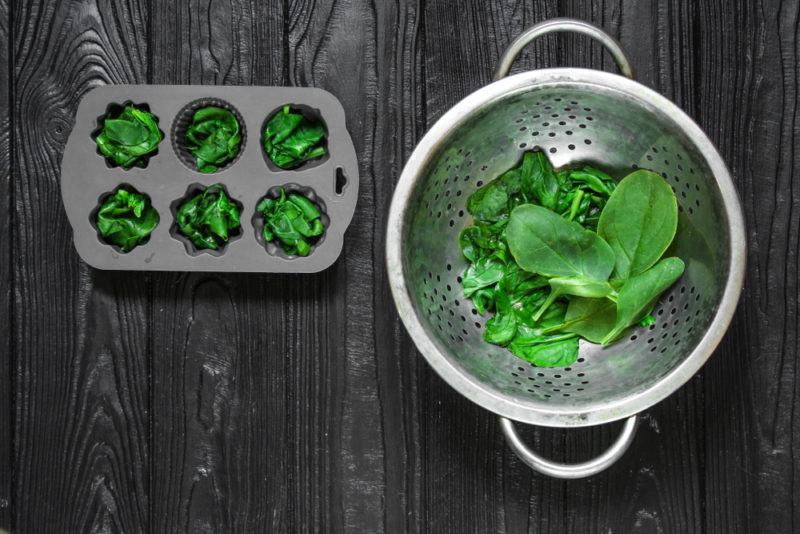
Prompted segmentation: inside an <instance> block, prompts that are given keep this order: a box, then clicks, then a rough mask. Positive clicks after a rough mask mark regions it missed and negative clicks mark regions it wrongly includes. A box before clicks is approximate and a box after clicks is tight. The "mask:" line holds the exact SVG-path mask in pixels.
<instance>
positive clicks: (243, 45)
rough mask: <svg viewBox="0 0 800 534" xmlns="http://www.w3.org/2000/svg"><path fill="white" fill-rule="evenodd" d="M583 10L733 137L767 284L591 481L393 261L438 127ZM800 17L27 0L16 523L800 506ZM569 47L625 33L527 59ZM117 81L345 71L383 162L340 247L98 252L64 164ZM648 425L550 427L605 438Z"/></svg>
mask: <svg viewBox="0 0 800 534" xmlns="http://www.w3.org/2000/svg"><path fill="white" fill-rule="evenodd" d="M9 6H11V7H9ZM9 10H11V11H12V12H10V13H9V12H8V11H9ZM556 16H571V17H577V18H581V19H585V20H589V21H593V22H595V23H596V24H599V25H600V26H602V27H604V28H605V29H606V30H607V31H609V32H610V33H611V34H612V35H614V36H615V37H617V38H618V39H619V40H620V41H621V43H622V45H623V47H624V48H625V49H626V50H627V51H628V52H629V54H630V56H631V59H632V62H633V64H634V66H635V67H636V71H637V77H638V80H639V81H641V82H642V83H644V84H645V85H647V86H649V87H652V88H653V89H655V90H657V91H659V92H660V93H662V94H664V95H666V96H667V97H669V98H670V99H672V100H674V101H675V102H676V103H677V104H678V105H679V106H681V107H682V108H683V109H684V110H685V111H686V112H687V113H688V114H689V115H691V116H692V117H693V118H694V119H695V120H696V121H697V122H698V123H699V124H700V126H701V127H702V128H703V129H704V130H705V131H706V132H708V134H709V136H710V137H711V138H712V140H713V141H714V142H715V143H716V144H717V146H718V147H719V148H720V151H721V153H722V155H723V157H724V158H725V160H726V161H727V163H728V164H729V167H730V169H731V171H732V175H733V176H734V179H735V181H736V184H737V187H738V189H739V192H740V194H741V196H742V199H743V204H744V207H745V217H746V219H747V221H748V239H749V252H748V274H747V284H746V287H745V292H744V294H743V298H742V304H741V306H740V308H739V312H738V313H737V316H736V318H735V320H734V324H733V326H732V327H731V331H730V332H729V333H728V335H727V336H726V338H725V340H724V341H723V344H722V345H721V347H720V349H719V350H718V351H717V354H716V355H715V356H714V358H712V360H711V362H710V363H709V364H708V365H707V366H706V367H705V368H704V370H703V371H702V372H701V373H700V374H699V375H698V376H696V377H695V378H694V379H692V380H691V381H690V382H689V383H688V384H687V385H686V386H685V387H683V388H681V390H679V391H678V392H677V393H675V394H674V395H672V396H671V397H669V398H668V399H666V400H665V401H664V402H662V403H660V404H659V405H657V406H656V407H654V408H653V409H651V410H648V411H647V412H646V413H645V414H644V416H643V420H642V425H641V426H640V430H639V432H638V435H637V438H636V440H635V442H634V444H633V446H632V447H631V449H630V450H629V451H628V453H626V455H625V456H624V458H623V459H622V460H621V461H620V462H619V463H618V464H617V465H616V466H614V467H613V468H612V469H611V470H610V471H608V472H606V473H603V474H601V475H598V476H596V477H593V478H590V479H587V480H582V481H570V482H565V481H557V480H553V479H549V478H546V477H541V476H538V475H535V474H533V473H532V472H531V471H530V470H529V469H528V468H527V467H526V466H524V465H523V464H522V463H521V462H520V461H519V460H518V459H517V458H516V457H515V456H514V455H513V453H511V452H510V451H509V450H508V448H507V446H506V444H505V442H504V440H503V437H502V434H501V432H500V431H499V428H498V425H497V421H496V418H495V417H494V416H492V415H491V414H489V413H488V412H486V411H485V410H483V409H481V408H479V407H477V406H475V405H473V404H471V403H470V402H469V401H467V400H466V399H464V398H462V397H461V396H460V395H459V394H458V393H457V392H456V391H454V390H452V389H451V388H450V387H449V386H448V385H447V384H445V383H444V382H443V381H442V380H441V379H439V377H438V376H437V375H436V374H435V373H434V372H433V371H432V370H431V369H430V368H429V367H428V366H427V364H426V363H425V362H424V360H423V359H422V358H421V356H420V355H419V354H418V353H417V351H416V350H415V348H414V346H413V343H412V342H411V341H410V339H409V338H408V336H407V335H406V333H405V331H404V329H403V327H402V324H401V323H400V321H399V319H398V317H397V315H396V312H395V310H394V307H393V305H392V304H391V296H390V292H389V289H388V285H387V278H386V270H385V267H384V245H385V238H384V234H385V225H386V217H387V212H388V207H389V203H390V200H391V195H392V192H393V189H394V184H395V182H396V180H397V178H398V176H399V173H400V171H401V169H402V167H403V164H404V163H405V161H406V159H407V158H408V156H409V155H410V153H411V151H412V150H413V147H414V146H415V145H416V143H417V142H418V141H419V139H420V138H421V136H422V135H423V134H424V132H425V130H426V129H427V128H428V127H430V126H431V125H432V124H433V123H434V122H435V121H436V120H437V119H438V118H439V117H440V116H441V115H442V114H443V113H444V112H445V111H447V110H448V109H449V108H450V107H451V106H452V105H453V104H455V103H456V102H457V101H458V100H460V99H461V98H462V97H464V96H466V95H467V94H468V93H470V92H471V91H474V90H475V89H477V88H479V87H481V86H483V85H485V84H486V83H489V82H490V81H491V78H492V74H493V71H494V66H495V64H496V62H497V59H498V57H499V56H500V54H501V53H502V51H503V50H504V49H505V47H506V46H507V45H508V43H509V42H510V41H511V40H512V39H513V38H514V37H515V36H516V35H517V34H518V33H519V32H520V31H522V30H523V29H524V28H525V27H527V26H529V25H531V24H533V23H535V22H538V21H541V20H544V19H547V18H552V17H556ZM798 20H800V2H798V1H797V0H793V1H778V0H760V1H756V2H746V1H744V0H736V1H734V2H728V1H722V0H713V1H708V2H693V1H691V0H668V1H664V2H641V1H636V0H592V1H589V2H584V1H579V0H525V1H520V0H500V1H496V2H494V1H493V2H485V1H481V0H464V1H459V2H456V1H455V0H435V1H434V0H380V1H379V0H281V1H274V2H273V1H269V2H265V1H261V0H186V1H185V2H168V1H163V2H160V1H157V0H126V1H121V2H111V1H109V0H88V1H83V2H46V1H42V0H28V1H25V2H13V3H11V2H9V1H8V0H0V61H3V62H4V63H3V64H8V66H9V74H10V76H9V77H8V79H7V80H3V82H4V83H3V84H0V85H2V86H0V215H1V216H2V217H3V218H4V219H3V220H4V221H5V222H6V228H8V232H9V233H8V234H7V236H8V239H4V240H3V239H0V279H2V280H7V281H8V283H7V284H4V285H3V286H2V287H3V290H2V292H0V318H2V319H7V320H3V321H0V337H2V334H4V333H5V334H6V336H5V337H2V339H4V340H6V341H4V344H2V345H0V527H2V526H9V525H13V526H14V532H22V533H25V532H37V533H38V532H317V531H330V532H388V533H394V532H437V533H440V532H458V533H462V532H481V533H482V532H501V533H506V532H507V533H518V532H543V533H562V532H574V533H584V532H615V533H616V532H641V533H672V532H681V533H683V532H686V533H691V532H708V533H720V534H722V533H725V534H727V533H738V532H762V531H763V532H776V533H785V532H794V531H797V530H800V491H798V489H797V488H798V487H800V480H799V479H798V477H800V475H798V473H800V450H798V443H800V440H798V438H800V435H798V433H799V432H800V430H798V428H800V427H799V425H798V421H800V419H798V417H799V416H798V415H797V414H798V410H797V408H798V400H797V397H798V395H797V388H798V385H797V384H798V380H797V364H798V361H797V357H798V324H797V316H798V310H797V307H798V301H800V295H798V279H800V273H798V270H797V265H798V242H799V239H798V238H799V237H800V217H798V213H800V212H799V211H798V203H799V202H800V187H798V178H797V176H796V175H797V172H796V169H797V168H798V164H800V161H798V157H800V156H798V154H800V150H798V149H800V145H799V144H798V132H800V123H798V118H797V117H798V113H797V109H796V107H797V103H798V92H797V91H798V89H797V88H798V75H800V58H798V56H797V54H798V52H797V50H798V45H797V39H798V33H799V31H800V29H799V28H798ZM3 43H8V44H9V46H8V47H7V48H3V46H4V44H3ZM553 65H563V66H582V67H590V68H602V69H605V70H608V71H614V69H615V66H614V65H613V62H612V61H611V60H610V58H609V57H608V54H607V53H605V52H604V51H603V50H602V49H601V47H600V46H599V45H597V44H594V43H591V42H589V41H588V40H587V39H585V38H583V37H576V36H568V35H559V36H548V37H546V38H543V39H541V40H540V41H537V42H536V43H533V44H532V45H531V46H529V47H528V48H527V49H526V50H525V51H524V52H523V53H522V54H521V56H520V58H519V59H518V60H517V62H516V63H515V64H514V67H513V72H518V71H522V70H525V69H531V68H540V67H546V66H553ZM106 83H204V84H232V85H234V84H235V85H247V84H258V85H298V86H305V85H308V86H316V87H322V88H324V89H326V90H328V91H330V92H332V93H333V94H334V95H336V96H337V97H338V98H339V100H340V101H341V102H342V104H343V106H344V108H345V111H346V114H347V125H348V130H349V131H350V134H351V136H352V138H353V141H354V143H355V145H356V150H357V153H358V157H359V168H360V173H361V188H360V195H359V204H358V209H357V212H356V216H355V218H354V220H353V223H352V225H351V227H350V229H349V230H348V233H347V236H346V240H345V249H344V252H343V254H342V257H341V258H340V259H339V261H338V262H337V263H336V264H335V265H334V266H333V267H332V268H330V269H328V270H327V271H326V272H324V273H320V274H316V275H302V276H262V275H236V274H225V275H216V274H180V273H158V274H155V273H154V274H141V273H140V274H136V273H106V272H101V271H95V270H92V269H90V268H88V267H86V266H85V265H84V264H83V263H81V262H80V260H79V259H78V258H77V256H76V255H75V253H74V251H73V248H72V245H71V242H70V240H71V233H70V231H69V226H68V224H67V221H66V218H65V216H64V213H63V209H62V208H61V200H60V195H59V188H58V187H59V184H58V178H59V172H58V168H59V164H60V156H61V153H62V151H63V146H64V143H65V141H66V135H67V133H68V132H69V130H70V128H71V127H72V120H73V116H74V112H75V109H76V107H77V104H78V102H79V101H80V98H81V97H82V96H83V95H84V94H85V93H86V91H87V90H89V89H90V88H91V87H94V86H96V85H101V84H106ZM4 106H8V108H9V109H10V114H9V113H4V110H5V109H6V108H4ZM9 115H10V116H9ZM162 120H165V121H170V120H171V117H169V118H162ZM255 139H256V137H254V138H253V140H255ZM251 142H252V141H251ZM9 169H11V170H13V172H9ZM43 243H47V244H48V246H43V245H42V244H43ZM12 397H13V398H12ZM12 419H13V428H12V423H11V420H12ZM619 428H620V425H619V424H615V425H607V426H603V427H596V428H588V429H583V430H574V431H560V430H547V429H535V428H532V427H527V428H524V427H522V426H520V431H521V433H522V435H523V436H524V438H525V439H526V441H527V442H528V443H530V444H531V445H532V446H533V447H534V448H535V449H536V450H537V451H540V452H541V453H542V454H544V455H545V456H547V457H550V458H553V459H556V460H561V461H577V460H581V459H586V458H589V457H591V456H593V455H596V454H598V453H600V452H601V451H602V450H603V449H604V448H605V447H607V446H608V445H609V444H610V443H611V442H612V441H613V439H614V438H615V437H616V434H617V432H618V431H619ZM12 438H13V441H12ZM4 458H5V459H7V460H6V461H4ZM9 459H10V460H9Z"/></svg>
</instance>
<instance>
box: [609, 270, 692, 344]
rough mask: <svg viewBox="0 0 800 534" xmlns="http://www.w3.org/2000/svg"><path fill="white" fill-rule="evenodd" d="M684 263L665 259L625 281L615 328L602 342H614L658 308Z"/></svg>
mask: <svg viewBox="0 0 800 534" xmlns="http://www.w3.org/2000/svg"><path fill="white" fill-rule="evenodd" d="M683 270H684V263H683V261H682V260H681V259H680V258H665V259H663V260H661V261H659V262H658V263H657V264H655V265H654V266H653V267H651V268H650V269H648V270H646V271H645V272H643V273H640V274H638V275H636V276H634V277H632V278H629V279H628V280H626V281H625V283H624V284H623V285H622V287H621V288H620V290H619V295H618V296H617V318H616V321H615V323H614V328H613V330H611V332H609V333H608V335H606V336H605V337H604V338H603V340H602V343H603V344H604V345H606V344H608V343H611V342H612V341H614V340H615V339H617V337H619V336H620V334H622V332H624V331H625V329H626V328H628V327H629V326H632V325H634V324H636V323H637V322H639V321H641V320H642V318H643V317H644V316H645V315H647V314H648V313H649V312H650V310H651V309H652V308H653V305H655V303H656V301H657V300H658V297H659V296H661V293H663V292H664V291H665V290H666V289H667V288H669V287H670V286H671V285H672V284H674V283H675V281H676V280H677V279H678V278H680V277H681V275H682V274H683Z"/></svg>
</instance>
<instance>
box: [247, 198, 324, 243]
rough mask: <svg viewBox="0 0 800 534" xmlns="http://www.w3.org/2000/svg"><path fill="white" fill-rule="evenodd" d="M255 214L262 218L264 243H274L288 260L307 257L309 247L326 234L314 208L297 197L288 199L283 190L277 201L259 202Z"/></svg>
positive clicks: (306, 200)
mask: <svg viewBox="0 0 800 534" xmlns="http://www.w3.org/2000/svg"><path fill="white" fill-rule="evenodd" d="M256 211H258V212H259V213H260V214H261V216H262V217H263V218H264V230H263V235H264V239H265V240H266V241H273V240H275V239H277V240H278V242H279V243H280V245H281V248H282V249H283V251H284V252H285V253H286V254H289V255H290V256H293V255H297V256H308V254H309V252H311V246H312V245H313V244H314V243H316V242H317V241H318V240H319V238H320V237H321V236H322V234H323V233H325V226H324V225H323V224H322V219H321V214H320V212H319V210H318V209H317V206H316V205H315V204H314V203H313V202H311V200H309V199H308V198H306V197H305V196H303V195H300V194H298V193H290V194H289V195H288V197H287V195H286V191H285V190H284V188H283V187H281V188H280V196H279V197H278V198H270V197H265V198H264V199H262V200H261V202H259V204H258V206H257V208H256Z"/></svg>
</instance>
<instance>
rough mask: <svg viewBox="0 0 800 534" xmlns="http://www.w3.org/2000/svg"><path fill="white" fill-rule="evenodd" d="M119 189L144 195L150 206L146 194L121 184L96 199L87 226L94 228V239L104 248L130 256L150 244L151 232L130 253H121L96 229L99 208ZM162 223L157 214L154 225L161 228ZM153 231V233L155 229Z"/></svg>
mask: <svg viewBox="0 0 800 534" xmlns="http://www.w3.org/2000/svg"><path fill="white" fill-rule="evenodd" d="M120 189H125V190H127V191H130V192H132V193H137V194H139V195H144V197H145V199H147V202H149V203H150V205H152V199H151V198H150V195H148V194H147V193H146V192H144V191H140V190H138V189H136V188H135V187H133V186H132V185H130V184H128V183H121V184H119V185H117V186H116V187H114V188H113V189H110V190H108V191H106V192H104V193H102V194H101V195H100V196H99V197H97V204H96V205H95V207H94V209H93V210H92V212H91V213H90V214H89V224H91V225H92V228H94V232H95V237H96V238H97V240H98V241H100V242H101V243H102V244H103V245H104V246H106V247H111V248H112V249H113V250H114V251H116V253H117V254H130V253H131V252H133V251H134V250H136V249H137V248H140V247H146V246H147V244H148V243H150V237H151V236H152V235H153V234H152V232H151V233H150V235H148V236H147V237H146V238H145V239H144V240H143V241H142V242H141V243H139V244H138V245H136V246H135V247H134V248H133V249H132V250H131V251H129V252H123V251H122V249H121V248H119V247H118V246H117V245H115V244H114V243H109V242H108V241H106V239H105V238H104V237H103V234H101V233H100V229H99V228H98V227H97V214H98V213H99V212H100V208H101V207H102V206H103V204H104V203H105V201H106V200H108V199H109V198H111V197H112V196H113V195H116V194H117V191H119V190H120ZM156 213H158V210H156ZM162 222H163V221H162V220H161V214H160V213H158V224H156V228H158V227H159V226H161V223H162ZM153 231H155V229H154V230H153Z"/></svg>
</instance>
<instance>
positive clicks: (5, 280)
mask: <svg viewBox="0 0 800 534" xmlns="http://www.w3.org/2000/svg"><path fill="white" fill-rule="evenodd" d="M10 17H11V12H10V9H9V3H8V0H0V69H3V70H4V72H5V73H6V76H5V77H4V78H3V79H2V80H1V81H0V221H2V222H1V223H0V226H2V228H3V229H4V230H3V231H4V233H3V238H2V239H0V280H2V282H0V284H2V290H0V318H3V320H1V321H0V339H2V343H1V344H0V528H7V529H11V526H12V519H13V516H14V508H13V501H14V498H13V495H12V491H13V487H14V479H13V458H14V390H13V388H12V382H11V380H12V374H13V366H14V364H13V354H14V344H13V336H14V333H13V321H12V320H10V318H11V317H13V315H14V311H13V303H14V294H13V268H12V266H11V239H12V236H13V228H12V224H13V215H12V213H13V211H12V210H13V207H12V206H13V204H12V185H11V166H12V163H11V152H12V147H11V144H12V143H11V85H12V77H11V73H12V69H11V63H10V61H11V53H10V51H11V32H10V23H11V18H10Z"/></svg>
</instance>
